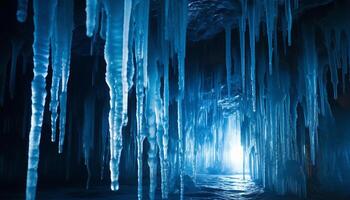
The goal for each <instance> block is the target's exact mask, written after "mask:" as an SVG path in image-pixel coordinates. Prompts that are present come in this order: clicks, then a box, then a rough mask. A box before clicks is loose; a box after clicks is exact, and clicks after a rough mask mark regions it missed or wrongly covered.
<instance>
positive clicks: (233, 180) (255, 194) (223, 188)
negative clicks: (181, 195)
mask: <svg viewBox="0 0 350 200" xmlns="http://www.w3.org/2000/svg"><path fill="white" fill-rule="evenodd" d="M196 186H197V187H198V190H197V191H193V192H191V191H187V192H186V194H185V199H191V200H199V199H201V200H206V199H217V200H227V199H240V200H253V199H259V200H287V199H288V200H292V199H297V198H295V197H283V196H278V195H274V194H272V193H268V192H265V191H264V190H263V189H262V187H260V186H259V185H257V184H255V183H254V182H253V181H252V180H250V178H249V177H247V176H246V179H245V180H244V179H243V176H242V175H241V174H237V175H208V174H201V175H198V176H197V179H196Z"/></svg>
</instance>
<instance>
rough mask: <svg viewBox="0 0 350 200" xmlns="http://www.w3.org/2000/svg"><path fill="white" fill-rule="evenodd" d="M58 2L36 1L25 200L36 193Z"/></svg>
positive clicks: (33, 197) (53, 0)
mask: <svg viewBox="0 0 350 200" xmlns="http://www.w3.org/2000/svg"><path fill="white" fill-rule="evenodd" d="M56 5H57V1H56V0H34V43H33V54H34V56H33V60H34V78H33V81H32V116H31V127H30V133H29V150H28V171H27V188H26V199H35V194H36V184H37V179H38V174H37V169H38V163H39V144H40V137H41V126H42V122H43V115H44V106H45V98H46V90H45V87H46V80H45V78H46V75H47V70H48V65H49V55H50V38H51V35H52V26H53V21H54V13H55V8H56Z"/></svg>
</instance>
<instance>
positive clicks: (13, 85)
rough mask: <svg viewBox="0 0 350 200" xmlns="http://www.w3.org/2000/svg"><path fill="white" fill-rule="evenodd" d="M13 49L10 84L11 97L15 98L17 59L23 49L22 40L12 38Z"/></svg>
mask: <svg viewBox="0 0 350 200" xmlns="http://www.w3.org/2000/svg"><path fill="white" fill-rule="evenodd" d="M11 43H12V51H11V54H12V55H11V56H12V57H11V71H10V84H9V90H10V97H11V99H13V97H14V96H15V89H16V71H17V70H16V69H17V59H18V54H19V53H20V51H21V48H22V46H23V41H22V40H17V39H16V40H12V42H11Z"/></svg>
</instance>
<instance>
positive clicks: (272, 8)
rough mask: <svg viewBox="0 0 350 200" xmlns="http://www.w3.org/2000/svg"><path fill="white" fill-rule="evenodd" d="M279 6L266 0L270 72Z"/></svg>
mask: <svg viewBox="0 0 350 200" xmlns="http://www.w3.org/2000/svg"><path fill="white" fill-rule="evenodd" d="M287 1H288V0H287ZM277 10H278V7H277V5H276V2H275V1H274V0H273V1H271V0H265V15H266V30H267V41H268V48H269V72H270V74H272V55H273V46H272V45H273V40H274V37H273V36H274V31H275V29H276V16H277Z"/></svg>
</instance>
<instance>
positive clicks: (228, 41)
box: [225, 27, 232, 96]
mask: <svg viewBox="0 0 350 200" xmlns="http://www.w3.org/2000/svg"><path fill="white" fill-rule="evenodd" d="M225 41H226V42H225V46H226V51H225V52H226V79H227V96H231V65H232V64H231V63H232V59H231V27H226V28H225Z"/></svg>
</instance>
